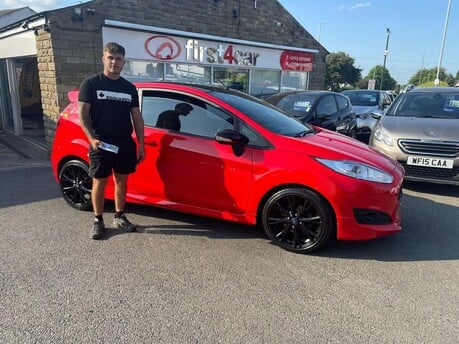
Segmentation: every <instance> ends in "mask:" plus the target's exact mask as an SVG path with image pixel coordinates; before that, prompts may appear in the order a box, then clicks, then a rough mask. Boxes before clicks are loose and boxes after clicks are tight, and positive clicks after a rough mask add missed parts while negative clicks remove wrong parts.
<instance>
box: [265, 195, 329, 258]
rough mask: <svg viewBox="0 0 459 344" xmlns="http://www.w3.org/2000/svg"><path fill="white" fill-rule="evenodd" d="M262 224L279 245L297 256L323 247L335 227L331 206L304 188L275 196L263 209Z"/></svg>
mask: <svg viewBox="0 0 459 344" xmlns="http://www.w3.org/2000/svg"><path fill="white" fill-rule="evenodd" d="M261 220H262V223H263V227H264V229H265V231H266V233H267V234H268V236H269V238H270V239H271V240H272V241H273V242H274V243H275V244H276V245H278V246H280V247H282V248H284V249H286V250H288V251H292V252H296V253H310V252H312V251H314V250H317V249H318V248H320V247H322V246H323V245H324V244H326V243H327V241H328V239H329V238H330V234H331V233H332V232H333V230H334V224H335V221H334V215H333V212H332V211H331V210H330V207H329V205H328V204H327V203H326V202H325V201H324V200H323V199H322V198H321V197H320V196H319V195H318V194H317V193H315V192H313V191H311V190H308V189H302V188H288V189H284V190H281V191H278V192H276V193H275V194H273V195H272V196H271V197H270V198H269V199H268V201H267V202H266V204H265V205H264V207H263V210H262V213H261Z"/></svg>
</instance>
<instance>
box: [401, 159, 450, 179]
mask: <svg viewBox="0 0 459 344" xmlns="http://www.w3.org/2000/svg"><path fill="white" fill-rule="evenodd" d="M402 166H403V168H404V169H405V176H407V177H420V178H429V179H442V180H453V181H457V182H459V167H458V166H455V167H453V168H452V169H449V168H435V167H425V166H414V165H407V164H406V163H402Z"/></svg>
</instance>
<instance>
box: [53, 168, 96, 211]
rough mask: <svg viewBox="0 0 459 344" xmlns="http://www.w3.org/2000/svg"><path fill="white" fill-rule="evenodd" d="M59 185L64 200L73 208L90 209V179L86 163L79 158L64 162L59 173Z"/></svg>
mask: <svg viewBox="0 0 459 344" xmlns="http://www.w3.org/2000/svg"><path fill="white" fill-rule="evenodd" d="M59 186H60V188H61V192H62V195H63V196H64V199H65V201H66V202H67V203H68V204H70V205H71V206H72V207H73V208H75V209H78V210H89V209H91V206H92V205H91V188H92V179H91V177H90V176H89V169H88V165H87V164H86V163H84V162H83V161H80V160H71V161H68V162H66V163H65V164H64V166H62V169H61V171H60V173H59Z"/></svg>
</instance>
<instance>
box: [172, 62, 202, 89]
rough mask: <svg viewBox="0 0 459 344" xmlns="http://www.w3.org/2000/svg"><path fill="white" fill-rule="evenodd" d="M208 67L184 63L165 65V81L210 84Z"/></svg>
mask: <svg viewBox="0 0 459 344" xmlns="http://www.w3.org/2000/svg"><path fill="white" fill-rule="evenodd" d="M210 75H211V71H210V67H203V66H197V65H192V64H184V63H182V64H181V63H166V77H165V80H166V81H177V82H188V83H193V84H203V85H209V84H210Z"/></svg>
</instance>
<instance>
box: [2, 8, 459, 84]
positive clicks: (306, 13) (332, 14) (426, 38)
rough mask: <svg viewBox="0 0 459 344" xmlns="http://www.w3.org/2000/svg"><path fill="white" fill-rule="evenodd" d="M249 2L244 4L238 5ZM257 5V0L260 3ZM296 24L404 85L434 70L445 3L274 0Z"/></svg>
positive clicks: (457, 29)
mask: <svg viewBox="0 0 459 344" xmlns="http://www.w3.org/2000/svg"><path fill="white" fill-rule="evenodd" d="M244 1H250V0H244ZM262 1H263V0H258V4H260V3H261V2H262ZM84 2H86V1H75V0H62V1H59V0H0V9H6V8H18V7H23V6H29V7H30V8H32V9H33V10H35V11H37V12H41V11H44V10H50V9H55V8H61V7H66V6H72V5H77V4H79V3H84ZM279 2H280V3H281V4H282V6H284V7H285V9H286V10H287V11H289V12H290V13H291V14H292V15H293V16H294V17H295V18H296V19H297V20H298V22H299V23H300V24H301V25H302V26H303V27H304V28H305V29H306V30H307V31H308V32H309V33H310V34H312V35H313V36H314V37H315V38H316V39H317V40H319V41H320V43H321V44H322V45H323V46H324V47H325V48H326V49H327V50H328V51H329V52H331V53H336V52H338V51H343V52H345V53H347V54H348V55H349V56H351V57H352V58H354V59H355V66H356V67H358V68H361V69H362V76H363V77H365V76H366V75H367V74H368V72H369V70H370V69H371V68H373V67H374V66H376V65H382V64H383V62H384V50H385V48H386V41H387V31H386V28H389V29H390V31H391V33H390V36H389V49H388V51H389V53H388V55H387V59H386V68H387V69H388V70H389V73H390V74H391V76H392V77H393V78H394V79H395V80H396V81H398V82H399V83H401V84H406V83H407V82H408V80H409V78H410V77H411V76H413V75H414V74H415V73H416V72H417V71H418V70H419V69H420V68H421V67H423V68H427V69H430V68H437V66H438V64H439V60H440V51H441V48H442V40H443V31H444V28H445V23H446V13H447V9H448V0H372V1H366V0H362V1H359V0H279ZM458 34H459V0H451V7H450V13H449V19H448V26H447V32H446V36H445V42H444V47H443V54H442V63H441V66H442V67H444V68H445V69H446V71H447V72H448V73H451V74H453V76H455V75H456V73H457V71H458V70H459V44H457V43H456V42H457V38H456V39H454V37H455V36H457V35H458Z"/></svg>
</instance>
